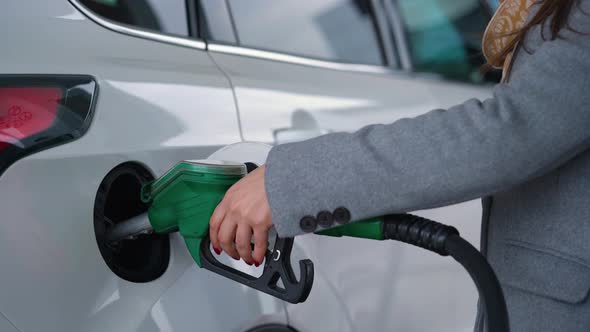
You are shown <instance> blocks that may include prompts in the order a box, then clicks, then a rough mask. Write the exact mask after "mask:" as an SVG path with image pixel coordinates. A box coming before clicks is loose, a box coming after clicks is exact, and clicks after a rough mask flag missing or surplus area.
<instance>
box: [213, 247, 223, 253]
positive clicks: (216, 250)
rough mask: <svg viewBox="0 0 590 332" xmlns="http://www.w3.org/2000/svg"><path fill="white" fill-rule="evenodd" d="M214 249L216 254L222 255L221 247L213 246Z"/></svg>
mask: <svg viewBox="0 0 590 332" xmlns="http://www.w3.org/2000/svg"><path fill="white" fill-rule="evenodd" d="M213 251H215V253H216V254H218V255H221V249H217V248H215V247H213Z"/></svg>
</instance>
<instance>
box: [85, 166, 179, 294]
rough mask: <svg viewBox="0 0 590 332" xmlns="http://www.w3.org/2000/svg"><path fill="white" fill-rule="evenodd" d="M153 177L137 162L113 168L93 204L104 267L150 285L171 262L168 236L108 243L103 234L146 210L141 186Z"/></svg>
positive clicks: (140, 237) (150, 236) (95, 228)
mask: <svg viewBox="0 0 590 332" xmlns="http://www.w3.org/2000/svg"><path fill="white" fill-rule="evenodd" d="M153 180H154V177H153V176H152V175H151V174H150V172H148V171H147V170H146V169H145V168H144V167H143V166H141V165H139V164H137V163H124V164H121V165H119V166H117V167H115V168H114V169H113V170H112V171H110V172H109V173H108V174H107V176H106V177H105V178H104V180H103V181H102V183H101V184H100V187H99V189H98V191H97V193H96V200H95V203H94V232H95V235H96V242H97V244H98V249H99V250H100V254H101V255H102V257H103V259H104V261H105V263H106V264H107V266H108V267H109V268H110V269H111V271H113V273H115V274H116V275H117V276H119V277H120V278H122V279H125V280H127V281H131V282H138V283H143V282H150V281H153V280H155V279H157V278H159V277H160V276H161V275H163V274H164V273H165V272H166V270H167V268H168V265H169V262H170V239H169V237H168V235H167V234H164V235H161V234H149V235H141V236H139V237H137V239H133V240H123V241H121V242H119V243H117V244H115V245H113V244H108V243H107V241H106V239H105V234H106V232H107V231H108V229H109V228H110V227H112V226H113V225H114V224H117V223H118V222H121V221H123V220H127V219H129V218H131V217H134V216H137V215H139V214H141V213H144V212H146V211H147V209H148V207H149V205H148V204H147V203H144V202H142V200H141V197H140V192H141V188H142V185H143V184H145V183H147V182H150V181H153Z"/></svg>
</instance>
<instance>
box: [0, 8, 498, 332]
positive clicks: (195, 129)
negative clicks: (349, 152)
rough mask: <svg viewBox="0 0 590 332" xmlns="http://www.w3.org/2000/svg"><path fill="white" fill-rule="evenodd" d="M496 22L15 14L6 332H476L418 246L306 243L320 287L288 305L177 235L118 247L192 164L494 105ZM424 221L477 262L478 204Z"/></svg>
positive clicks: (4, 12) (446, 276)
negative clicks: (160, 188) (160, 183)
mask: <svg viewBox="0 0 590 332" xmlns="http://www.w3.org/2000/svg"><path fill="white" fill-rule="evenodd" d="M488 19H489V11H488V10H487V7H486V6H485V5H484V4H483V2H482V3H480V1H478V0H382V1H377V0H322V1H317V0H305V1H303V0H282V1H264V0H248V1H245V0H226V1H221V0H200V1H197V0H189V1H186V0H69V1H68V0H5V1H3V2H2V5H1V6H0V41H1V42H2V47H1V51H0V211H1V215H2V218H1V219H2V220H1V221H0V331H6V332H17V331H18V332H34V331H44V332H49V331H56V332H57V331H59V332H64V331H72V332H80V331H140V332H151V331H172V332H176V331H236V332H243V331H250V332H263V331H267V332H268V331H275V332H276V331H279V332H280V331H283V332H287V331H291V332H293V331H301V332H304V331H310V332H311V331H325V332H330V331H337V332H346V331H405V332H408V331H434V330H436V331H439V332H442V331H453V332H454V331H468V330H470V329H471V326H472V324H473V319H474V315H475V304H476V301H477V294H476V291H475V287H474V286H473V285H472V284H471V281H470V279H469V277H468V276H467V274H466V273H465V272H464V271H463V270H462V268H461V267H460V266H458V265H457V264H455V263H453V262H452V261H451V260H450V259H445V260H443V259H440V258H439V257H438V256H436V255H434V254H430V253H426V252H423V251H421V250H420V249H416V248H412V247H409V246H404V245H401V244H397V243H378V242H371V241H367V240H358V239H333V238H320V237H318V236H315V235H308V236H303V237H300V238H298V239H296V248H295V251H294V257H293V259H294V260H297V259H300V258H310V259H311V260H312V261H313V262H314V264H315V270H316V277H315V282H314V286H313V289H312V292H311V295H310V297H309V299H308V300H307V301H306V302H305V303H302V304H297V305H291V304H286V303H283V302H282V301H279V300H277V299H275V298H272V297H270V296H267V295H265V294H262V293H259V292H257V291H254V290H252V289H249V288H246V287H244V286H243V285H240V284H237V283H234V282H232V281H230V280H227V279H225V278H223V277H220V276H218V275H215V274H213V273H211V272H209V271H206V270H200V269H198V268H197V267H196V265H195V264H194V262H193V261H192V259H191V258H190V255H189V254H188V252H187V250H186V248H185V245H184V242H183V241H182V239H181V238H180V236H179V235H177V234H175V235H170V236H162V235H150V236H142V237H139V238H137V239H136V240H126V241H125V242H124V243H123V244H121V245H120V246H118V247H113V246H109V245H107V244H105V243H104V241H103V240H102V238H103V236H104V232H105V229H108V228H109V227H111V225H112V224H114V223H117V222H120V221H121V220H124V219H127V218H129V217H132V216H134V215H137V214H139V213H141V212H144V211H145V210H146V208H147V206H146V205H145V204H143V203H142V202H141V201H140V200H139V190H140V188H141V185H142V184H143V183H145V182H147V181H149V180H151V179H153V178H154V177H157V176H160V175H161V174H163V173H164V172H165V171H166V170H168V169H169V168H170V167H171V166H173V165H174V164H175V163H176V162H178V161H179V160H183V159H202V158H206V157H208V156H210V155H211V154H212V153H214V152H216V151H217V153H216V154H214V156H215V157H222V158H233V159H243V160H238V161H243V162H248V161H252V162H257V163H263V162H264V159H265V156H266V153H267V152H268V147H267V146H266V145H261V144H246V143H242V144H237V145H232V146H231V148H226V149H223V148H224V147H225V146H227V145H230V144H232V143H236V142H246V141H251V142H262V143H268V144H281V143H285V142H291V141H298V140H303V139H307V138H311V137H314V136H318V135H321V134H323V133H327V132H332V131H354V130H356V129H359V128H360V127H362V126H364V125H368V124H373V123H390V122H393V121H395V120H397V119H399V118H402V117H410V116H416V115H419V114H421V113H424V112H426V111H429V110H432V109H435V108H444V107H448V106H450V105H453V104H455V103H458V102H462V101H464V100H465V99H468V98H472V97H476V98H480V99H483V98H486V97H488V96H489V95H490V94H491V89H490V84H489V83H487V80H486V78H485V77H483V76H482V75H481V74H480V72H479V65H480V64H481V56H480V54H479V53H480V51H479V49H480V48H479V42H480V39H481V35H482V33H483V30H484V28H485V26H486V23H487V20H488ZM392 149H395V147H392ZM441 171H444V170H441ZM394 190H395V189H394ZM421 213H422V214H423V215H425V216H428V217H430V218H432V219H435V220H438V221H441V222H447V223H451V224H453V225H455V226H457V227H458V228H459V230H460V231H461V232H462V234H463V236H465V237H466V238H467V239H469V240H471V241H472V242H473V243H474V244H477V243H478V234H479V224H480V223H479V218H480V214H481V211H480V206H479V202H469V203H465V204H461V205H457V206H453V207H449V208H444V209H437V210H431V211H424V212H421ZM224 259H225V261H226V262H227V263H228V264H232V265H234V266H236V267H238V268H240V269H242V270H244V271H250V272H251V273H253V274H256V273H259V271H258V270H257V269H252V268H251V267H248V266H247V265H245V264H244V263H242V262H233V261H230V260H229V259H227V257H225V258H224ZM448 299H451V300H450V301H449V300H448ZM425 317H428V319H425Z"/></svg>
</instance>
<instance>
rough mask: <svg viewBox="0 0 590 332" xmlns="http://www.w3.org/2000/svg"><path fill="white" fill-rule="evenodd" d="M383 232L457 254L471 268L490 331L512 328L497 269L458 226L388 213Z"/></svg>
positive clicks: (385, 237)
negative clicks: (464, 236) (495, 269)
mask: <svg viewBox="0 0 590 332" xmlns="http://www.w3.org/2000/svg"><path fill="white" fill-rule="evenodd" d="M382 232H383V237H384V239H389V240H396V241H401V242H405V243H408V244H412V245H415V246H418V247H420V248H423V249H427V250H429V251H433V252H436V253H438V254H440V255H442V256H451V257H453V258H454V259H455V260H456V261H457V262H459V264H461V265H462V266H463V267H464V268H465V269H466V270H467V272H468V273H469V275H470V276H471V279H473V282H474V283H475V285H476V286H477V291H478V292H479V298H480V301H481V303H482V304H483V307H484V312H485V318H486V324H487V328H488V331H490V332H509V331H510V327H509V322H508V310H507V308H506V301H505V299H504V293H503V292H502V288H501V287H500V282H499V281H498V278H497V276H496V274H495V273H494V270H493V269H492V267H491V266H490V264H489V263H488V261H487V260H486V258H485V257H484V256H483V255H482V254H481V253H480V252H479V251H478V250H477V249H476V248H475V247H473V246H472V245H471V243H469V242H467V241H466V240H465V239H463V238H462V237H461V236H459V232H458V231H457V229H455V228H454V227H451V226H447V225H443V224H441V223H438V222H436V221H433V220H429V219H426V218H422V217H418V216H414V215H411V214H393V215H388V216H385V217H384V222H383V229H382Z"/></svg>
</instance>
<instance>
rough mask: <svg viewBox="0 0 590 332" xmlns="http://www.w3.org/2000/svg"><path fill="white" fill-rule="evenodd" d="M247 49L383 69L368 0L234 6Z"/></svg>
mask: <svg viewBox="0 0 590 332" xmlns="http://www.w3.org/2000/svg"><path fill="white" fill-rule="evenodd" d="M229 4H230V11H231V14H232V17H233V20H234V24H235V27H236V30H237V35H238V42H239V43H240V45H242V46H247V47H253V48H260V49H266V50H272V51H279V52H284V53H290V54H295V55H301V56H308V57H313V58H318V59H324V60H331V61H339V62H349V63H361V64H371V65H382V64H383V63H384V61H383V55H382V52H381V47H380V43H379V38H378V35H377V33H376V27H375V24H374V20H373V15H372V11H371V10H372V9H371V7H370V5H369V1H368V0H322V1H318V0H281V1H268V0H248V1H244V0H229Z"/></svg>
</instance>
